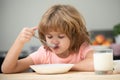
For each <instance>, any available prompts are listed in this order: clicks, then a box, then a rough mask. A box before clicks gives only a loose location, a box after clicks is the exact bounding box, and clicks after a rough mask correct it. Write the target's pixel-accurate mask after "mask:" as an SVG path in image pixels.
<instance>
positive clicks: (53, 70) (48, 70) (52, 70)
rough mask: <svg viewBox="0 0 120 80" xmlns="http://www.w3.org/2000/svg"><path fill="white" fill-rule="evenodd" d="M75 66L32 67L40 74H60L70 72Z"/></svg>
mask: <svg viewBox="0 0 120 80" xmlns="http://www.w3.org/2000/svg"><path fill="white" fill-rule="evenodd" d="M73 65H74V64H40V65H31V66H30V67H31V68H32V69H33V70H34V71H35V72H37V73H40V74H58V73H65V72H68V71H69V70H70V69H71V68H72V67H73Z"/></svg>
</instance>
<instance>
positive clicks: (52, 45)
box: [34, 35, 56, 48]
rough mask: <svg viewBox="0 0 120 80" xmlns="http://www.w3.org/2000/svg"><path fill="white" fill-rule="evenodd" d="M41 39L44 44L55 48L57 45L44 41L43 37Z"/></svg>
mask: <svg viewBox="0 0 120 80" xmlns="http://www.w3.org/2000/svg"><path fill="white" fill-rule="evenodd" d="M34 37H35V38H36V39H39V38H38V37H37V36H36V35H34ZM40 41H41V42H43V43H44V44H46V45H47V46H49V47H51V48H55V47H56V45H54V44H50V43H47V42H46V41H44V40H43V39H40Z"/></svg>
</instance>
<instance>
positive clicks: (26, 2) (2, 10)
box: [0, 0, 120, 51]
mask: <svg viewBox="0 0 120 80" xmlns="http://www.w3.org/2000/svg"><path fill="white" fill-rule="evenodd" d="M55 3H64V4H71V5H73V6H75V7H76V8H77V9H78V10H79V11H80V12H81V13H82V14H83V16H84V17H85V20H86V25H87V29H88V30H100V29H112V28H113V26H114V25H115V24H117V23H118V22H120V9H119V8H120V0H0V50H2V51H4V50H5V51H6V50H8V49H9V48H10V46H11V45H12V44H13V42H14V40H15V39H16V37H17V35H18V34H19V32H20V31H21V29H22V28H23V27H33V26H36V25H38V23H39V21H40V19H41V16H42V15H43V13H44V12H45V11H46V10H47V9H48V7H50V6H51V5H53V4H55ZM33 45H36V46H38V45H40V42H39V40H36V39H35V38H32V40H31V41H30V42H29V43H27V44H26V45H25V47H24V48H23V50H28V49H29V48H30V46H33Z"/></svg>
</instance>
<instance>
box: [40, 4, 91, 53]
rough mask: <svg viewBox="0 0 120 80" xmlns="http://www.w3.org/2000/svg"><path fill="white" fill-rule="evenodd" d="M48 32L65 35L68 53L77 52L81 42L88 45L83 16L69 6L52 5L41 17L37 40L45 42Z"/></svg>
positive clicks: (88, 40)
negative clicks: (67, 38) (67, 39)
mask: <svg viewBox="0 0 120 80" xmlns="http://www.w3.org/2000/svg"><path fill="white" fill-rule="evenodd" d="M50 31H60V32H62V33H65V34H66V35H67V36H68V37H69V39H70V41H71V42H70V43H71V44H70V47H69V50H70V51H77V50H79V49H80V46H81V44H82V43H83V42H88V43H90V39H89V34H88V32H87V29H86V26H85V20H84V18H83V16H82V15H81V14H80V13H79V12H78V11H77V10H76V9H75V8H74V7H73V6H70V5H61V4H58V5H54V6H52V7H50V8H49V9H48V10H47V11H46V12H45V14H44V15H43V16H42V20H41V21H40V24H39V30H38V32H39V38H41V39H43V40H45V34H47V33H48V32H50Z"/></svg>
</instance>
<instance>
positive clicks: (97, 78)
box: [0, 72, 120, 80]
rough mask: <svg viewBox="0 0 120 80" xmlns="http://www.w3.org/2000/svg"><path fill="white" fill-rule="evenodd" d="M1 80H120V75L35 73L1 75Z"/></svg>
mask: <svg viewBox="0 0 120 80" xmlns="http://www.w3.org/2000/svg"><path fill="white" fill-rule="evenodd" d="M0 80H120V74H109V75H108V74H107V75H96V74H95V73H94V72H67V73H64V74H52V75H42V74H38V73H35V72H28V73H16V74H0Z"/></svg>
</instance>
